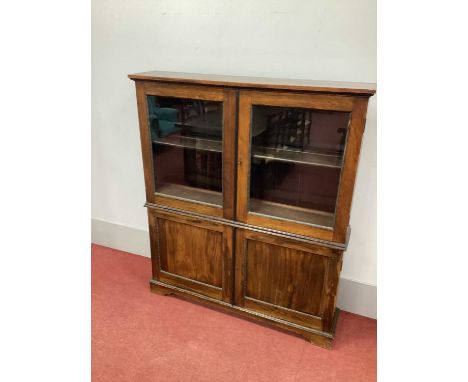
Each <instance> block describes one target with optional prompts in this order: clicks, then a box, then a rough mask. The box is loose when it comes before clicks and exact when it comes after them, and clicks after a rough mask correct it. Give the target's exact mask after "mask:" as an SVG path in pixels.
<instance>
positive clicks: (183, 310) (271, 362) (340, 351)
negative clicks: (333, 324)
mask: <svg viewBox="0 0 468 382" xmlns="http://www.w3.org/2000/svg"><path fill="white" fill-rule="evenodd" d="M150 277H151V266H150V260H149V259H147V258H145V257H141V256H137V255H133V254H130V253H126V252H121V251H117V250H114V249H110V248H106V247H102V246H99V245H92V380H93V382H103V381H112V382H119V381H125V382H132V381H135V382H146V381H155V382H159V381H165V382H166V381H167V382H172V381H175V382H177V381H184V382H185V381H193V382H196V381H210V382H211V381H216V382H218V381H222V382H228V381H235V382H237V381H242V382H244V381H252V382H260V381H268V382H275V381H281V382H288V381H291V382H292V381H297V382H299V381H346V382H352V381H359V382H365V381H375V380H376V368H377V365H376V348H377V339H376V330H377V322H376V321H375V320H372V319H369V318H366V317H362V316H358V315H355V314H351V313H347V312H341V315H340V317H339V320H338V326H337V335H336V338H335V342H334V348H333V350H324V349H321V348H319V347H316V346H313V345H311V344H310V343H308V342H306V341H305V340H303V339H301V338H299V337H295V336H292V335H288V334H285V333H283V332H279V331H276V330H274V329H270V328H267V327H264V326H261V325H258V324H255V323H253V322H250V321H247V320H245V319H241V318H237V317H234V316H232V315H228V314H223V313H221V312H218V311H215V310H212V309H209V308H205V307H203V306H200V305H197V304H193V303H190V302H186V301H183V300H181V299H178V298H176V297H170V296H167V297H164V296H159V295H156V294H153V293H150V291H149V285H148V280H149V279H150Z"/></svg>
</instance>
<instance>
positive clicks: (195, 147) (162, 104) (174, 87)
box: [136, 81, 236, 219]
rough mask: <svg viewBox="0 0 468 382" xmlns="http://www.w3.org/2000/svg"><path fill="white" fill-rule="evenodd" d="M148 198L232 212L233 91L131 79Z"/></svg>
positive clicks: (230, 214) (191, 208)
mask: <svg viewBox="0 0 468 382" xmlns="http://www.w3.org/2000/svg"><path fill="white" fill-rule="evenodd" d="M136 89H137V100H138V113H139V120H140V135H141V141H142V152H143V162H144V170H145V184H146V198H147V202H149V203H153V204H159V205H164V206H168V207H173V208H179V209H183V210H188V211H193V212H199V213H203V214H208V215H212V216H218V217H224V218H228V219H232V218H233V217H234V184H233V181H232V179H234V166H235V162H234V150H235V141H234V137H235V121H236V116H235V107H236V105H235V102H236V101H235V99H236V98H235V92H233V91H232V90H224V89H219V88H210V87H201V86H188V85H178V84H165V83H157V82H142V81H137V82H136Z"/></svg>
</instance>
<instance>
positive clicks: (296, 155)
mask: <svg viewBox="0 0 468 382" xmlns="http://www.w3.org/2000/svg"><path fill="white" fill-rule="evenodd" d="M253 157H254V158H257V159H265V160H274V161H280V162H289V163H297V164H306V165H314V166H322V167H333V168H341V167H342V164H343V158H342V157H341V156H337V155H326V154H317V153H312V152H306V151H295V150H285V149H276V148H270V147H254V148H253Z"/></svg>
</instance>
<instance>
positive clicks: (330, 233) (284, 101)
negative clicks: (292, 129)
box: [236, 90, 368, 243]
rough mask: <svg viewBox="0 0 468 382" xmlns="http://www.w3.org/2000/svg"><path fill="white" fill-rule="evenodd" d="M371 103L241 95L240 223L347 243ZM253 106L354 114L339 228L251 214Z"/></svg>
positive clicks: (343, 173)
mask: <svg viewBox="0 0 468 382" xmlns="http://www.w3.org/2000/svg"><path fill="white" fill-rule="evenodd" d="M367 102H368V97H356V96H347V95H331V94H316V93H286V92H273V91H271V92H270V91H250V90H241V91H240V92H239V126H238V153H237V155H238V161H237V171H238V172H237V211H236V217H237V220H239V221H240V222H242V223H246V224H251V225H256V226H261V227H265V228H270V229H275V230H280V231H285V232H290V233H294V234H299V235H305V236H312V237H316V238H319V239H323V240H329V241H335V242H340V243H344V242H345V241H346V233H347V228H348V223H349V215H350V210H351V201H352V195H353V188H354V181H355V176H356V170H357V165H358V159H359V152H360V148H361V138H362V134H363V132H364V125H365V115H366V110H367ZM252 105H268V106H279V107H299V108H311V109H316V110H332V111H343V112H350V113H351V115H350V122H349V131H348V138H347V144H346V148H345V153H344V157H343V167H342V170H341V175H340V186H339V190H338V196H337V202H336V215H335V226H334V228H333V229H332V228H330V229H328V228H322V227H319V226H313V225H308V224H304V223H302V222H293V221H289V220H283V219H281V218H274V217H267V216H263V215H258V214H254V213H249V211H248V200H249V172H250V149H251V142H250V134H251V133H250V129H251V111H252Z"/></svg>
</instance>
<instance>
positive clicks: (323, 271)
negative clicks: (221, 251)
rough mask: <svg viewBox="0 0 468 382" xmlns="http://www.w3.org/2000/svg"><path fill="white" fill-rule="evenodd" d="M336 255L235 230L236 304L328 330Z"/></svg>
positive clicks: (335, 253)
mask: <svg viewBox="0 0 468 382" xmlns="http://www.w3.org/2000/svg"><path fill="white" fill-rule="evenodd" d="M340 261H341V254H340V252H339V251H336V250H333V249H329V248H323V247H317V246H314V245H309V244H304V243H302V242H298V241H295V240H290V239H284V238H281V239H280V238H277V237H274V236H271V235H268V234H259V233H253V232H249V231H244V230H239V231H238V233H237V250H236V293H235V295H236V298H235V302H236V304H238V305H240V306H243V307H245V308H247V309H251V310H254V311H258V312H260V313H264V314H268V315H272V316H275V317H278V318H281V319H284V320H287V321H290V322H294V323H296V324H299V325H303V326H307V327H311V328H314V329H318V330H328V329H329V326H330V323H331V321H332V319H333V314H334V309H335V296H336V287H337V284H336V282H335V280H337V277H338V273H339V270H338V269H337V267H336V264H337V263H339V262H340Z"/></svg>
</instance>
